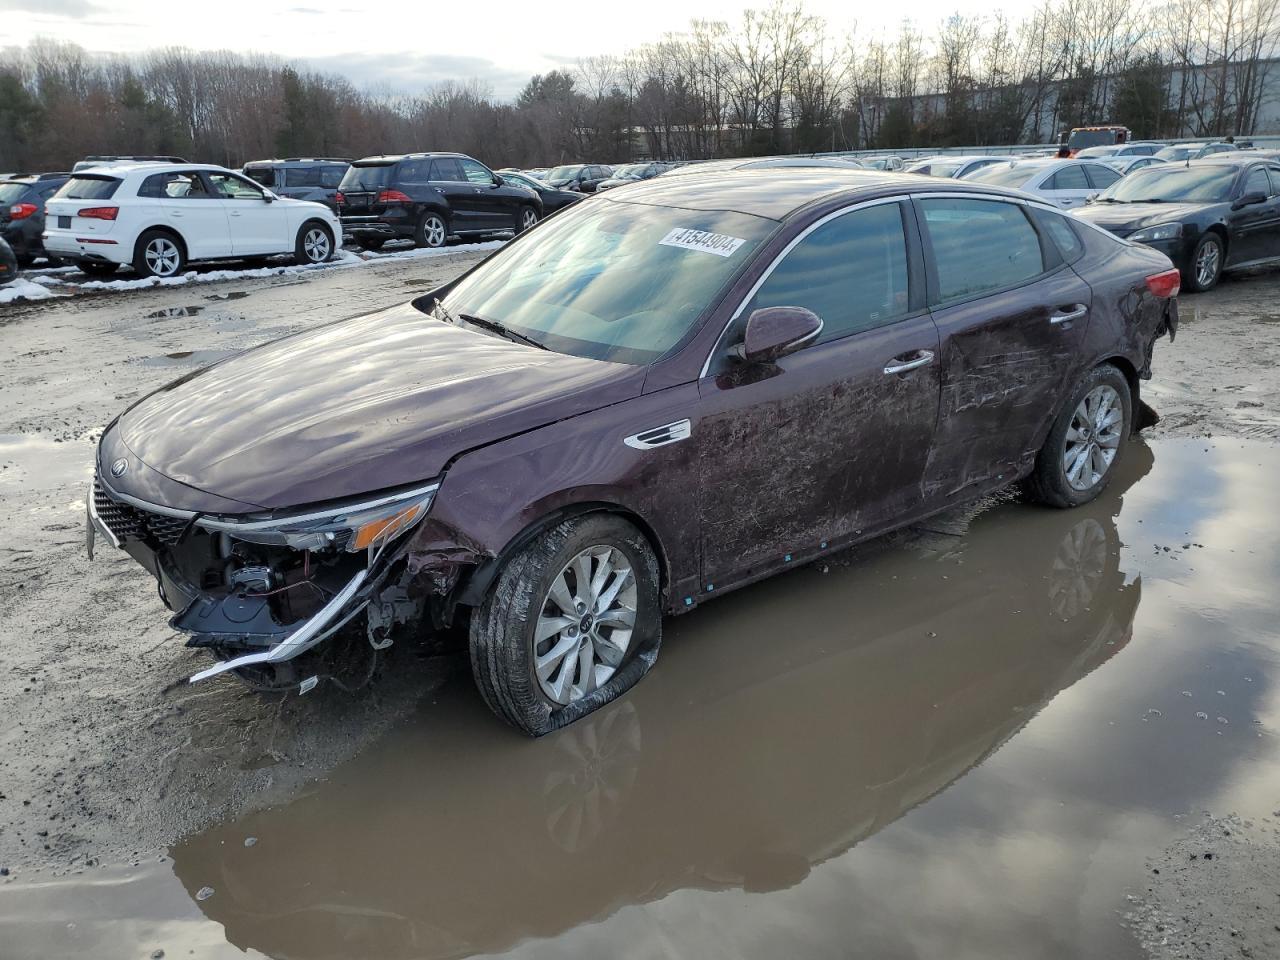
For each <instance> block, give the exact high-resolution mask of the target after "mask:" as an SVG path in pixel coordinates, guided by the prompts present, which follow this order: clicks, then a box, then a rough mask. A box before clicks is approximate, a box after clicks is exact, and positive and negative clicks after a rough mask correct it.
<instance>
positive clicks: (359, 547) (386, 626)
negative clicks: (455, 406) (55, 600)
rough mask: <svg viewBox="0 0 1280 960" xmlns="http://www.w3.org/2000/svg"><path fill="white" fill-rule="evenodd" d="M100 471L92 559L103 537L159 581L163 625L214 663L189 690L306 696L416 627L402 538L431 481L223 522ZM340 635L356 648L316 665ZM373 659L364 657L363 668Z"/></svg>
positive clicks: (90, 513)
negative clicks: (207, 684) (352, 658)
mask: <svg viewBox="0 0 1280 960" xmlns="http://www.w3.org/2000/svg"><path fill="white" fill-rule="evenodd" d="M101 472H102V471H101V470H99V471H96V472H95V476H94V480H93V484H92V486H91V488H90V490H89V495H88V498H87V505H86V506H87V531H88V533H87V536H88V543H87V546H88V551H89V556H90V557H92V556H93V551H94V546H95V541H98V540H105V541H106V542H108V543H110V544H111V545H112V546H114V547H118V548H120V549H123V550H125V551H126V552H128V553H129V555H130V556H132V557H133V558H134V559H135V560H137V561H138V563H140V564H141V565H142V566H143V567H145V568H146V569H147V570H148V571H149V572H150V573H151V574H152V575H153V576H154V577H155V578H156V581H157V583H158V586H159V593H160V597H161V599H162V600H163V601H164V603H165V605H166V606H168V607H169V609H170V610H172V611H173V613H174V615H173V617H172V618H171V619H170V624H171V626H173V627H174V628H175V629H177V630H179V631H181V632H183V633H185V634H186V635H187V636H188V640H187V644H188V646H192V647H203V648H207V649H208V650H209V651H210V652H211V653H212V654H213V655H214V656H215V658H216V659H217V660H218V662H217V663H216V664H214V665H213V666H211V667H209V668H208V669H206V670H202V671H200V672H199V673H197V674H195V675H194V676H192V677H191V682H193V683H194V682H196V681H199V680H204V679H207V678H209V677H213V676H216V675H217V674H220V673H225V672H228V671H231V672H234V673H235V674H236V675H237V676H239V677H240V678H241V679H242V680H244V681H246V682H247V683H249V684H250V685H252V686H254V687H257V688H259V689H277V690H284V689H289V688H293V687H297V688H299V689H300V690H301V691H302V692H306V691H307V690H309V689H311V688H312V687H314V686H315V685H316V683H318V682H319V681H320V680H321V679H323V678H324V677H326V676H329V675H335V676H336V674H334V673H331V667H332V660H333V659H334V657H336V656H341V655H342V654H344V653H345V652H347V651H349V650H351V649H354V650H355V651H358V652H360V653H362V654H364V653H365V652H366V651H372V652H373V653H376V651H378V650H381V649H383V648H385V647H387V646H390V644H391V642H392V639H393V632H394V631H395V629H396V628H397V627H398V626H400V625H414V626H416V624H417V622H418V621H419V620H421V619H422V616H423V612H424V608H425V605H426V598H425V597H424V596H421V595H419V596H417V597H416V598H415V597H414V596H411V594H412V593H414V592H416V591H415V590H414V585H413V583H412V582H411V578H410V575H409V573H408V569H409V566H410V564H409V563H408V562H407V557H406V554H407V543H408V541H409V540H410V538H408V537H405V536H402V535H403V534H405V533H406V532H407V531H409V530H410V529H412V528H413V527H415V526H417V525H418V524H419V522H420V521H421V520H422V518H423V517H424V516H425V515H426V513H427V510H428V508H429V507H430V505H431V501H432V499H433V497H434V496H435V492H436V489H437V487H438V484H436V483H430V484H422V485H419V486H417V487H415V488H412V489H404V490H399V491H391V492H387V493H384V494H381V495H370V496H368V497H364V498H361V499H360V500H358V501H349V502H346V503H338V504H328V505H324V506H322V507H317V508H304V509H298V510H290V511H275V512H272V511H259V512H255V513H247V514H238V515H227V514H220V513H215V512H208V513H206V512H201V511H198V510H189V509H177V508H173V507H169V506H163V505H160V504H156V503H152V502H149V501H145V500H142V499H140V498H138V497H135V496H132V495H130V494H126V493H123V492H121V491H120V490H118V489H116V488H115V487H113V486H112V483H111V479H110V477H109V476H102V475H101ZM107 472H108V473H109V472H110V471H107ZM339 635H342V636H344V637H346V638H347V639H348V640H351V639H355V640H356V641H357V643H356V644H355V645H353V644H351V643H349V642H348V643H347V644H342V645H330V646H328V647H327V648H326V649H327V650H328V651H329V653H330V655H329V656H326V657H322V656H320V655H319V651H317V650H316V648H317V646H318V645H319V644H321V643H323V642H324V641H327V640H329V639H330V638H333V637H336V636H339ZM361 635H363V639H361ZM364 641H367V642H364ZM304 655H306V656H304ZM372 656H373V654H372V653H370V654H368V655H367V656H365V657H364V659H365V660H369V661H370V664H371V663H372V660H371V658H372ZM371 671H372V666H370V672H371Z"/></svg>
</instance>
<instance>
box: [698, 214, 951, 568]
mask: <svg viewBox="0 0 1280 960" xmlns="http://www.w3.org/2000/svg"><path fill="white" fill-rule="evenodd" d="M904 212H909V211H904V206H903V204H901V203H899V202H896V201H895V202H887V203H886V202H880V203H874V204H872V205H864V206H862V207H858V208H854V209H851V210H849V211H847V212H843V213H841V214H839V215H837V216H836V217H834V218H831V219H828V220H826V221H820V222H819V224H817V225H816V226H814V227H812V228H810V229H809V231H808V232H807V233H805V234H803V235H802V238H801V239H800V240H799V242H798V243H796V244H795V245H794V246H793V247H792V248H791V249H789V250H788V252H787V253H786V254H784V255H783V257H782V258H781V260H779V261H778V262H777V263H775V264H774V266H773V268H772V271H771V272H770V273H769V274H768V275H767V277H766V278H765V279H764V281H763V283H762V284H761V285H760V286H759V288H758V289H757V291H756V292H755V293H754V294H753V295H752V296H751V298H750V299H749V300H748V302H747V303H746V304H745V305H744V306H743V307H742V308H741V309H740V310H739V312H738V314H737V316H736V318H735V320H734V321H733V324H732V325H731V326H732V329H731V331H730V333H729V335H728V336H726V337H725V338H723V340H722V343H721V344H720V346H719V347H718V348H717V351H718V354H717V355H716V356H714V357H713V358H712V362H711V365H710V367H709V371H708V374H707V375H706V376H704V377H703V379H702V380H701V381H700V383H699V392H700V397H701V404H700V406H701V415H700V417H699V421H698V424H697V428H696V433H697V436H698V438H699V458H700V470H699V472H700V482H701V487H702V496H701V498H700V499H701V504H702V506H701V510H702V517H701V530H702V557H703V580H704V589H714V587H713V586H711V587H708V586H707V585H715V584H723V585H724V586H728V585H730V584H731V583H733V582H735V581H741V580H744V579H750V578H754V577H756V576H759V575H762V574H763V573H766V572H768V571H770V570H772V569H776V568H778V567H784V566H786V565H788V564H789V563H792V562H796V561H798V560H799V559H800V558H803V557H806V556H812V555H814V554H817V553H820V552H822V551H823V550H825V549H827V548H829V547H831V546H834V545H837V544H839V543H840V542H841V541H848V540H852V539H856V538H858V536H859V535H860V534H867V533H870V532H872V531H874V530H877V529H883V528H884V527H886V526H889V525H891V524H892V523H894V522H896V521H898V520H900V519H901V518H902V517H904V516H905V515H907V514H910V513H912V512H913V511H916V510H918V509H919V507H920V504H921V502H922V499H923V497H922V490H921V481H922V478H923V475H924V469H925V465H926V463H927V462H928V457H929V451H930V447H931V445H932V442H933V434H934V428H935V425H936V421H937V415H938V400H939V393H940V381H939V365H938V363H937V351H938V333H937V329H936V328H935V326H934V324H933V320H932V319H931V318H930V317H929V315H928V313H927V312H925V311H924V310H923V292H924V291H923V289H922V281H921V280H920V271H919V269H918V268H917V266H916V265H917V264H918V263H919V260H918V258H917V256H916V254H915V253H913V252H911V251H909V248H908V243H907V233H906V229H905V227H904V220H903V215H904ZM768 306H800V307H805V308H807V309H809V310H812V311H813V312H814V313H816V314H817V315H818V316H819V317H821V318H822V320H823V324H824V326H823V331H822V333H821V334H820V336H819V337H818V339H817V340H816V341H815V342H814V344H813V345H811V346H808V347H805V348H803V349H801V350H799V351H798V352H796V353H793V354H791V355H789V356H786V357H783V358H781V359H780V360H778V361H776V362H774V363H769V364H747V363H745V362H743V361H739V360H736V359H734V358H733V356H732V354H731V353H730V350H731V348H732V346H734V345H736V344H737V343H740V342H741V340H742V333H743V330H744V329H745V325H746V319H747V317H749V316H750V314H751V312H752V311H753V310H756V309H759V308H761V307H768Z"/></svg>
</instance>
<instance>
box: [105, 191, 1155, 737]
mask: <svg viewBox="0 0 1280 960" xmlns="http://www.w3.org/2000/svg"><path fill="white" fill-rule="evenodd" d="M1177 293H1178V273H1177V271H1176V270H1175V269H1174V268H1173V267H1172V265H1171V263H1170V262H1169V260H1168V259H1167V258H1166V257H1165V256H1164V255H1163V254H1160V253H1158V252H1156V251H1153V250H1151V249H1149V248H1147V247H1143V246H1138V245H1134V244H1129V243H1126V242H1124V241H1122V240H1118V239H1116V238H1115V237H1113V236H1111V235H1110V234H1107V233H1105V232H1103V231H1102V230H1100V229H1097V228H1094V227H1091V226H1090V225H1088V224H1085V223H1083V222H1081V221H1079V220H1074V219H1071V218H1069V217H1066V216H1063V215H1062V214H1061V213H1059V212H1058V211H1057V210H1056V209H1055V208H1053V207H1051V206H1049V205H1046V204H1042V203H1039V202H1037V201H1035V200H1033V199H1031V198H1028V197H1025V196H1022V195H1017V194H1012V193H1008V192H1004V191H1000V190H998V189H993V188H984V187H982V186H981V185H978V184H973V185H970V184H965V183H956V182H949V181H940V182H938V183H933V182H930V181H927V180H922V179H921V178H919V177H906V176H901V177H900V176H892V175H884V174H879V173H872V172H860V171H856V170H849V171H844V170H839V171H837V170H829V169H803V168H797V169H792V170H787V171H777V170H760V171H735V172H719V173H707V174H703V175H690V176H687V177H680V178H676V179H673V180H669V179H667V178H663V177H659V178H656V179H654V180H650V181H646V182H644V183H640V184H637V185H634V186H625V187H619V188H617V189H616V190H612V191H609V192H608V193H607V194H605V195H602V196H601V197H600V198H599V199H598V200H593V201H592V202H590V203H584V204H581V205H579V206H576V207H573V208H571V209H569V210H566V211H565V212H564V213H562V214H560V215H559V216H557V217H555V218H552V219H550V220H548V221H546V222H544V223H543V224H541V225H539V226H538V227H537V228H536V229H534V230H531V231H529V232H528V233H526V234H524V235H522V236H521V237H519V238H518V239H517V240H515V241H513V242H512V243H510V244H508V245H507V246H506V247H505V248H504V249H502V250H501V251H499V252H497V253H495V254H494V255H493V256H491V257H490V258H489V259H487V260H485V261H484V262H483V263H481V264H479V265H478V266H476V267H475V268H474V269H472V270H471V271H469V272H468V273H466V274H464V275H463V276H462V277H460V278H459V279H457V280H455V281H454V282H453V283H450V284H449V285H447V286H445V287H442V288H441V289H439V290H435V291H433V292H432V293H430V294H427V295H426V296H424V297H421V298H419V299H418V300H415V301H413V302H412V303H409V304H405V305H404V306H401V307H395V308H392V309H390V310H386V311H382V312H379V313H375V314H372V315H369V316H366V317H360V318H356V319H354V320H347V321H341V322H337V323H330V324H327V325H324V326H320V327H317V328H315V329H312V330H310V331H308V332H306V333H302V334H299V335H296V336H293V337H289V338H287V339H284V340H280V341H277V342H275V343H272V344H268V345H266V346H263V347H260V348H258V349H256V350H253V351H250V352H248V353H245V354H243V355H241V356H239V357H235V358H233V359H231V360H227V361H224V362H222V363H220V364H216V365H214V366H212V367H209V368H207V369H205V370H202V371H200V372H198V373H196V374H193V375H191V376H189V377H185V378H183V379H182V380H179V381H177V382H175V383H172V384H170V385H169V386H167V387H165V388H163V389H161V390H159V391H157V392H156V393H154V394H152V395H151V396H150V397H148V398H146V399H144V400H143V401H141V402H140V403H138V404H137V405H136V406H134V407H133V408H131V409H130V410H128V411H127V412H126V413H124V414H123V415H122V416H121V417H120V418H119V419H117V420H116V421H115V422H113V423H112V424H111V425H110V426H109V427H108V429H107V430H106V431H105V433H104V434H103V438H102V442H101V444H100V447H99V450H98V459H97V474H96V477H95V480H94V483H93V489H92V491H91V494H90V497H89V503H88V512H89V547H90V551H92V549H93V540H94V537H95V535H97V536H101V537H104V538H105V539H107V540H108V541H109V542H111V543H112V544H113V545H114V546H117V547H122V548H123V549H125V550H127V551H128V552H129V553H130V554H131V555H132V556H133V557H135V558H136V559H137V560H138V561H139V562H140V563H141V564H142V565H143V566H145V567H146V568H147V569H148V570H149V571H151V572H152V573H153V574H154V575H155V576H156V579H157V580H158V582H159V586H160V593H161V596H162V597H163V598H164V600H165V602H166V603H167V604H168V605H169V607H170V608H171V609H172V610H173V611H174V617H173V620H172V623H173V625H174V626H175V627H176V628H178V629H179V630H181V631H183V632H185V633H186V634H188V635H189V638H190V639H189V641H188V642H189V643H190V644H191V645H195V646H201V647H206V648H208V649H209V650H210V651H211V652H212V653H213V654H214V656H215V658H216V661H217V662H216V663H215V664H214V665H213V666H211V667H210V668H209V669H207V670H205V671H203V672H201V673H198V674H196V676H194V677H192V680H193V681H196V680H201V679H204V678H206V677H210V676H213V675H215V674H220V673H223V672H232V673H235V674H237V675H239V676H240V677H242V678H243V679H246V680H248V681H250V682H252V683H254V684H260V685H264V686H268V687H275V688H287V687H291V686H298V687H300V688H301V689H302V690H303V691H304V692H305V691H306V690H308V689H310V688H311V687H312V686H314V685H315V684H316V683H317V682H319V680H320V679H322V678H324V677H326V676H328V675H331V674H332V673H333V672H334V671H336V670H338V669H339V666H338V665H339V664H340V663H345V662H347V661H349V660H350V658H354V657H367V658H374V657H376V651H377V650H380V649H382V648H384V647H386V646H387V645H389V644H390V643H391V642H393V640H395V639H396V638H398V637H399V638H407V637H414V636H420V635H422V634H424V633H430V632H440V631H444V630H446V629H447V628H449V627H450V626H451V625H455V624H456V625H459V626H464V627H465V629H466V630H467V631H468V634H469V643H470V648H471V661H472V666H473V670H474V673H475V679H476V684H477V686H478V687H479V689H480V693H481V695H482V696H483V697H484V699H485V701H486V703H488V704H489V706H490V707H492V708H493V710H494V711H495V712H496V713H497V714H498V715H499V716H501V717H503V718H504V719H506V720H507V721H509V722H510V723H512V724H514V725H515V726H517V727H519V728H520V729H522V730H524V731H526V732H527V733H530V734H535V735H537V734H543V733H546V732H548V731H550V730H553V729H555V728H557V727H560V726H563V725H564V724H566V723H569V722H571V721H572V720H574V719H576V718H578V717H580V716H582V715H584V714H586V713H588V712H590V711H591V710H594V709H595V708H597V707H599V706H600V705H601V704H603V703H606V702H608V701H609V700H611V699H613V698H614V697H616V696H617V695H618V694H619V693H621V692H622V691H624V690H626V689H627V688H628V687H630V686H631V685H632V684H634V683H635V682H636V681H637V680H638V679H639V678H640V677H641V676H642V675H643V674H644V673H645V672H646V671H647V670H648V669H649V667H650V666H651V665H652V664H653V662H654V659H655V658H656V656H657V653H658V647H659V643H660V640H661V635H662V618H663V616H664V615H672V614H678V613H682V612H684V611H687V610H690V609H692V608H693V607H695V606H697V605H698V604H699V603H702V602H703V601H705V600H707V599H709V598H710V597H712V596H714V595H717V594H720V593H724V592H726V591H729V590H732V589H734V588H736V587H740V586H743V585H745V584H748V583H751V582H752V581H755V580H758V579H760V578H761V577H765V576H768V575H769V574H771V573H774V572H776V571H778V570H782V569H786V568H787V567H789V566H794V565H796V564H800V563H805V562H806V561H809V560H812V559H814V558H815V557H819V556H822V555H824V554H827V553H831V552H833V551H837V550H840V549H842V548H844V547H846V546H848V545H849V544H851V543H854V542H856V541H859V540H865V539H867V538H869V537H874V536H877V535H879V534H882V533H884V532H885V531H888V530H892V529H894V528H896V527H901V526H903V525H904V524H909V523H913V522H916V521H918V520H920V519H922V518H924V517H927V516H929V515H930V514H933V513H936V512H938V511H941V510H944V509H947V508H949V507H952V506H954V505H956V504H958V503H962V502H964V501H967V500H971V499H973V498H975V497H979V496H982V495H983V494H987V493H990V492H991V491H993V490H997V489H999V488H1001V487H1005V486H1007V485H1009V484H1011V483H1014V482H1015V481H1023V482H1024V486H1025V488H1026V490H1027V491H1028V492H1029V494H1030V495H1031V496H1032V497H1034V498H1035V499H1037V500H1039V501H1041V502H1044V503H1047V504H1050V505H1053V506H1056V507H1071V506H1076V505H1079V504H1082V503H1085V502H1087V501H1089V500H1092V499H1093V498H1094V497H1096V496H1097V495H1098V493H1099V492H1100V491H1101V490H1102V489H1103V488H1104V487H1105V486H1106V485H1107V482H1108V480H1109V478H1110V477H1111V475H1112V473H1113V472H1114V469H1115V464H1116V460H1117V458H1118V457H1121V456H1123V454H1124V449H1125V442H1126V440H1127V438H1128V437H1129V435H1130V434H1131V433H1132V432H1133V431H1134V430H1136V429H1137V428H1138V427H1139V426H1141V425H1142V424H1141V422H1140V421H1141V420H1142V417H1141V412H1142V411H1144V410H1145V409H1146V408H1145V407H1143V406H1142V405H1141V404H1140V401H1139V384H1140V382H1141V380H1143V379H1145V378H1148V377H1149V376H1150V373H1151V370H1150V366H1151V353H1152V348H1153V345H1154V343H1155V340H1156V339H1157V338H1158V337H1160V336H1161V335H1162V334H1164V333H1166V332H1168V333H1170V334H1172V333H1173V332H1174V331H1175V328H1176V323H1177V306H1176V296H1177ZM1147 412H1148V413H1149V411H1147ZM339 638H340V639H341V642H337V641H338V640H339ZM324 641H329V642H324Z"/></svg>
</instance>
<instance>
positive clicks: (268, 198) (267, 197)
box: [262, 190, 276, 203]
mask: <svg viewBox="0 0 1280 960" xmlns="http://www.w3.org/2000/svg"><path fill="white" fill-rule="evenodd" d="M275 200H276V195H275V194H274V193H272V192H271V191H270V190H263V191H262V202H263V203H275Z"/></svg>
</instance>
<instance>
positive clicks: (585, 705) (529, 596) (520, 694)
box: [471, 514, 662, 736]
mask: <svg viewBox="0 0 1280 960" xmlns="http://www.w3.org/2000/svg"><path fill="white" fill-rule="evenodd" d="M592 546H608V547H612V548H614V549H616V550H619V551H620V552H621V553H622V554H623V555H624V556H625V557H626V558H627V562H628V563H630V564H631V569H632V571H633V573H634V575H635V577H636V587H637V590H636V625H635V627H634V628H633V632H632V636H631V643H630V646H629V647H628V648H627V653H626V655H625V656H624V658H623V660H622V662H621V663H620V664H619V665H618V668H617V670H616V671H615V672H614V674H613V676H611V677H610V678H609V680H608V681H607V682H606V683H605V684H604V685H603V686H601V687H600V688H599V689H598V690H595V691H593V692H592V693H590V694H588V695H587V696H585V697H582V698H581V699H579V700H576V701H574V702H573V703H569V704H564V705H562V704H559V703H556V702H554V701H553V700H551V699H550V698H549V697H548V696H546V694H545V693H543V691H542V686H541V684H539V683H538V679H537V675H536V673H535V659H534V642H533V636H534V630H535V627H536V624H537V620H538V616H539V614H540V613H541V610H542V606H543V604H544V603H545V600H546V597H547V594H548V593H549V591H550V588H551V583H552V581H553V580H554V579H555V577H557V576H559V575H560V572H561V570H563V569H564V567H565V565H566V564H568V563H569V561H570V560H572V559H573V557H574V556H576V555H577V554H578V553H580V552H581V551H583V550H585V549H587V548H588V547H592ZM660 591H661V587H660V578H659V571H658V562H657V558H656V557H655V556H654V553H653V550H652V548H651V547H650V546H649V543H648V541H647V540H646V539H645V537H644V535H643V534H641V533H640V531H639V530H637V529H636V528H635V527H634V526H633V525H632V524H630V523H628V522H627V521H626V520H624V519H622V518H621V517H617V516H612V515H609V514H589V515H587V516H584V517H577V518H573V519H570V520H566V521H564V522H562V523H560V524H557V525H556V526H555V527H553V528H551V529H550V530H548V531H546V532H544V533H543V534H541V535H540V536H538V537H537V538H535V540H534V541H533V542H531V543H530V544H528V545H527V546H525V547H524V548H522V549H521V550H519V551H517V552H516V554H515V555H514V556H512V557H511V558H510V559H509V560H508V562H507V563H506V564H505V566H504V567H503V569H502V571H501V572H500V573H499V575H498V577H497V579H496V580H495V581H494V583H493V586H492V587H491V588H490V592H489V595H488V596H487V597H486V599H485V602H484V603H483V604H482V605H481V607H480V609H479V610H477V614H478V615H477V616H474V617H473V618H472V627H471V630H472V643H471V647H472V662H473V669H474V670H475V671H476V673H477V678H476V679H477V684H478V685H479V686H480V688H481V692H482V694H484V696H485V699H486V700H487V701H490V706H491V707H493V708H494V709H495V712H497V713H499V715H500V716H503V717H504V719H506V720H508V721H509V722H511V723H512V724H514V725H515V726H517V727H519V728H520V729H522V730H524V731H525V732H526V733H529V734H531V735H533V736H542V735H543V734H545V733H549V732H551V731H552V730H556V729H559V728H560V727H563V726H565V725H567V724H569V723H572V722H573V721H574V720H577V719H579V718H580V717H583V716H585V715H586V714H588V713H591V712H592V711H594V710H597V709H599V708H600V707H602V706H604V705H605V704H606V703H609V702H610V701H612V700H614V699H616V698H617V697H618V696H619V695H620V694H622V693H623V692H625V691H626V690H628V689H630V688H631V687H632V686H634V685H635V683H636V682H637V681H638V680H639V679H640V678H641V677H642V676H643V675H644V674H645V673H647V672H648V670H649V668H650V667H651V666H652V664H653V662H654V660H655V659H656V657H657V650H658V647H659V645H660V643H661V636H662V605H661V592H660ZM478 632H479V633H481V634H483V636H477V633H478ZM482 661H483V662H482ZM495 667H496V669H494V668H495ZM482 672H485V673H487V674H488V676H489V680H488V681H486V680H485V679H484V678H482V677H481V676H480V674H481V673H482ZM504 677H505V682H504V679H503V678H504ZM486 682H488V683H492V684H493V685H494V686H496V687H501V688H502V689H492V688H491V689H486ZM493 697H496V698H497V699H498V700H499V701H500V704H495V703H494V702H492V699H491V698H493Z"/></svg>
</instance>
